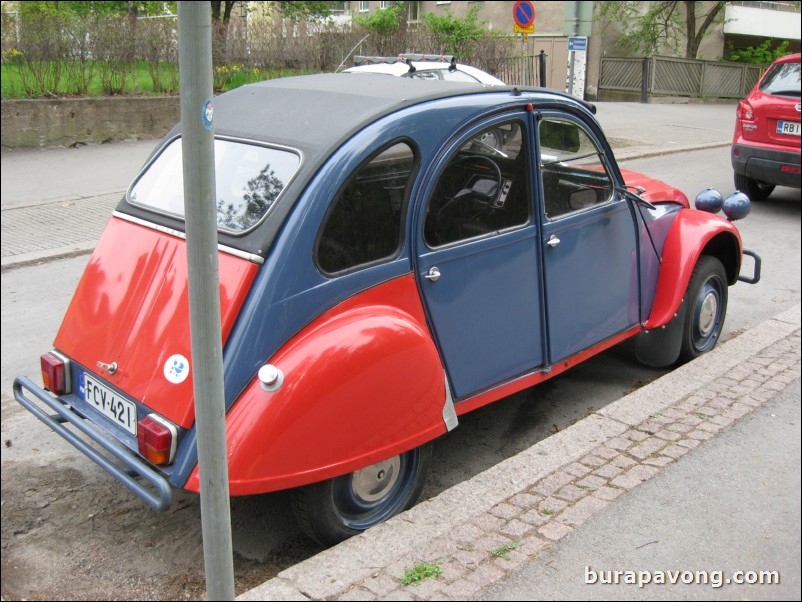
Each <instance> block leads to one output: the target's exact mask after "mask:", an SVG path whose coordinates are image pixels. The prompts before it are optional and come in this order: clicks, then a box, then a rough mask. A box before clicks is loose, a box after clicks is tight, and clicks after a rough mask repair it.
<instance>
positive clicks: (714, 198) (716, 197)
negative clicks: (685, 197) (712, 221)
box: [693, 188, 724, 213]
mask: <svg viewBox="0 0 802 602" xmlns="http://www.w3.org/2000/svg"><path fill="white" fill-rule="evenodd" d="M723 204H724V197H723V196H721V193H720V192H719V191H718V190H716V189H715V188H705V189H704V190H703V191H702V192H700V193H699V194H697V195H696V200H695V201H694V202H693V205H694V207H696V208H697V209H698V210H699V211H707V212H708V213H718V212H719V211H720V210H721V206H722V205H723Z"/></svg>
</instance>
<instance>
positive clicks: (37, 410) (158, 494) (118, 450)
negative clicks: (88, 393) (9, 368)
mask: <svg viewBox="0 0 802 602" xmlns="http://www.w3.org/2000/svg"><path fill="white" fill-rule="evenodd" d="M26 393H30V394H32V395H33V396H34V397H36V398H37V399H38V400H39V401H40V402H41V403H43V404H44V405H46V406H47V407H48V408H50V409H51V410H53V411H54V412H55V414H48V413H47V412H46V411H44V410H43V409H42V408H41V407H40V406H39V405H38V404H37V403H36V402H35V401H33V400H32V399H30V398H29V397H28V396H27V395H26ZM14 398H15V399H16V400H17V401H18V402H19V403H20V404H22V406H23V407H24V408H25V409H26V410H28V411H29V412H31V414H33V415H34V416H36V417H37V418H38V419H39V420H41V421H42V422H44V423H45V424H46V425H47V426H49V427H50V428H51V429H53V431H55V432H56V433H57V434H59V435H61V436H62V437H63V438H64V439H66V440H67V441H68V442H69V443H71V444H72V445H74V446H75V447H76V448H77V449H78V450H79V451H81V452H83V453H84V454H86V455H87V456H88V457H89V459H90V460H92V461H93V462H95V463H96V464H98V465H99V466H100V467H101V468H102V469H103V470H105V471H106V472H108V473H109V474H110V475H111V476H113V477H114V478H115V479H117V480H118V481H120V482H121V483H122V484H123V485H125V486H126V487H128V488H129V489H130V490H131V491H133V492H134V493H135V494H137V495H138V496H139V497H140V498H142V499H143V500H144V501H145V502H147V503H148V504H149V505H150V506H152V507H153V508H155V509H156V510H167V509H168V508H169V507H170V504H171V503H172V491H171V489H170V484H169V483H168V481H167V479H165V478H164V477H163V476H162V475H160V474H159V473H158V472H156V471H155V470H154V469H153V468H151V467H150V466H148V465H147V464H145V463H144V462H143V461H142V460H140V459H139V458H138V457H137V456H135V455H134V454H133V453H132V452H131V451H130V450H129V449H128V448H127V447H125V446H124V445H122V444H121V443H119V442H118V441H116V440H114V439H111V438H110V437H108V436H106V435H105V434H104V433H103V431H102V430H101V429H99V428H98V427H96V426H95V425H94V424H93V423H92V422H90V421H88V420H86V419H84V418H83V417H82V416H81V415H80V414H78V413H77V412H76V411H75V410H73V408H72V407H71V406H70V405H69V404H68V403H67V402H65V401H64V400H62V399H60V398H58V397H55V396H53V395H52V394H51V393H49V392H48V391H46V390H44V389H43V388H42V387H39V386H38V385H36V384H34V383H33V382H32V381H31V380H30V379H28V378H25V377H24V376H19V377H17V378H16V379H14ZM65 422H69V423H70V424H72V425H73V426H74V427H75V428H76V429H78V430H79V431H81V433H83V434H84V435H85V436H86V437H87V438H88V439H89V440H91V441H92V442H94V443H96V444H97V445H99V446H100V447H101V448H103V449H104V450H105V451H106V452H108V453H109V454H110V455H111V456H113V457H114V458H115V459H116V460H117V461H118V462H119V464H118V463H115V462H113V461H112V460H110V459H109V458H108V457H106V456H105V455H103V454H102V453H100V452H99V451H98V450H97V449H96V448H95V446H93V445H91V444H90V443H89V442H87V441H86V440H84V439H83V438H82V437H80V436H78V434H76V433H75V432H73V431H72V430H70V429H68V428H67V427H66V426H65V425H64V423H65ZM120 464H122V466H120ZM135 477H141V478H142V479H143V480H144V481H145V482H146V483H141V482H140V481H138V480H137V479H136V478H135ZM148 485H149V486H148Z"/></svg>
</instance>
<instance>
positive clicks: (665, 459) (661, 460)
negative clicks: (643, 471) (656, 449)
mask: <svg viewBox="0 0 802 602" xmlns="http://www.w3.org/2000/svg"><path fill="white" fill-rule="evenodd" d="M673 461H674V458H671V457H669V456H656V457H653V458H646V459H645V460H644V461H643V463H644V464H648V465H649V466H657V467H659V468H662V467H663V466H668V465H669V464H671V463H672V462H673Z"/></svg>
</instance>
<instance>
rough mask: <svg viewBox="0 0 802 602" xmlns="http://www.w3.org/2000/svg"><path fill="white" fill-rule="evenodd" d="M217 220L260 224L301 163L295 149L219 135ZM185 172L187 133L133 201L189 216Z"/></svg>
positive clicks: (152, 169) (222, 224)
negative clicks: (220, 136)
mask: <svg viewBox="0 0 802 602" xmlns="http://www.w3.org/2000/svg"><path fill="white" fill-rule="evenodd" d="M214 160H215V184H216V195H215V202H216V203H217V226H218V228H220V229H221V230H224V231H227V232H231V233H233V234H242V233H244V232H246V231H248V230H250V229H251V228H253V227H254V226H255V225H256V224H258V223H259V222H260V221H261V220H262V218H264V216H265V215H267V212H268V211H269V210H270V208H271V207H272V206H273V204H274V203H275V202H276V200H277V199H278V197H279V195H280V194H281V192H282V191H283V190H284V188H286V186H287V184H288V183H289V181H290V179H291V178H292V176H293V175H294V174H295V172H296V170H297V169H298V166H299V165H300V162H301V158H300V157H299V156H298V155H297V154H296V153H294V152H291V151H288V150H284V149H277V148H271V147H266V146H257V145H255V144H245V143H243V142H235V141H232V140H221V139H216V140H215V141H214ZM183 176H184V174H183V166H182V153H181V139H180V138H177V139H176V140H173V141H172V142H171V143H170V144H169V145H168V146H167V147H166V148H165V149H164V150H163V151H162V152H161V153H160V154H159V156H158V157H156V159H155V160H154V161H153V162H152V163H151V164H150V165H148V167H147V169H146V170H145V172H144V173H143V174H142V175H141V176H140V177H139V179H138V180H137V181H136V182H134V185H133V186H132V187H131V189H130V190H129V192H128V201H129V202H131V203H133V204H134V205H139V206H141V207H146V208H148V209H152V210H155V211H157V212H159V213H166V214H168V215H172V216H174V217H179V218H182V219H183V217H184V177H183Z"/></svg>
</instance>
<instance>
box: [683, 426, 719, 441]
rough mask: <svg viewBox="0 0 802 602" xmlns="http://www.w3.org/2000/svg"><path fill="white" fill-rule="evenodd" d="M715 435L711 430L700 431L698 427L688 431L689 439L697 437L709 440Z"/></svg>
mask: <svg viewBox="0 0 802 602" xmlns="http://www.w3.org/2000/svg"><path fill="white" fill-rule="evenodd" d="M713 436H714V435H713V433H711V432H709V431H700V430H698V429H697V430H695V431H691V432H690V433H688V438H689V439H696V440H698V441H707V440H708V439H711V438H712V437H713Z"/></svg>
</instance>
